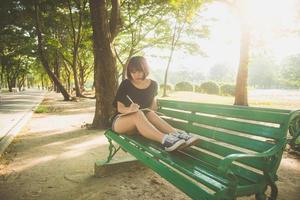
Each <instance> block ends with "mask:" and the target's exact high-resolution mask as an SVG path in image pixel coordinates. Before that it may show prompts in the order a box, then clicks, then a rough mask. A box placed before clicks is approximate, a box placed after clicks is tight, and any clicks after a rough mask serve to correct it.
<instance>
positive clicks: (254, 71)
mask: <svg viewBox="0 0 300 200" xmlns="http://www.w3.org/2000/svg"><path fill="white" fill-rule="evenodd" d="M278 73H279V66H278V65H276V63H275V62H274V61H273V60H272V59H271V57H270V56H268V55H261V54H260V55H256V56H254V57H253V58H252V60H251V62H250V63H249V85H250V86H253V87H256V88H276V87H277V85H278Z"/></svg>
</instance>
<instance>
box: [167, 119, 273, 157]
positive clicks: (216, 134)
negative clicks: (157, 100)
mask: <svg viewBox="0 0 300 200" xmlns="http://www.w3.org/2000/svg"><path fill="white" fill-rule="evenodd" d="M165 120H166V121H167V122H168V123H170V124H171V125H172V126H174V127H175V128H178V129H183V130H185V131H187V132H190V133H194V134H197V135H200V136H204V137H207V138H212V139H215V140H218V141H221V142H225V143H228V144H232V145H235V146H237V147H242V148H245V149H249V150H252V151H255V152H260V153H261V152H264V151H266V150H268V149H270V148H271V147H272V146H273V145H274V144H270V143H267V142H262V141H258V140H254V139H251V138H246V137H242V136H239V135H233V134H228V133H224V132H221V131H217V130H212V129H208V128H204V127H199V126H194V125H191V124H188V123H184V122H179V121H174V120H171V119H165Z"/></svg>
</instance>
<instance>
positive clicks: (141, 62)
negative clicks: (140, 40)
mask: <svg viewBox="0 0 300 200" xmlns="http://www.w3.org/2000/svg"><path fill="white" fill-rule="evenodd" d="M135 71H141V72H143V73H144V79H145V78H146V77H147V76H148V75H149V66H148V63H147V61H146V59H145V58H144V57H143V56H134V57H132V58H131V59H130V61H129V63H128V65H127V78H128V79H130V80H132V76H131V74H130V73H133V72H135Z"/></svg>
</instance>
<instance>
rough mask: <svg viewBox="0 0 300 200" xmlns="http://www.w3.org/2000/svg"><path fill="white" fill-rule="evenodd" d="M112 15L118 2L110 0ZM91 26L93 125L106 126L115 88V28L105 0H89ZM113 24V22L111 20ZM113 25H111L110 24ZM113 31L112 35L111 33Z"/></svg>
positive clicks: (111, 110) (117, 9)
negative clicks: (94, 99) (110, 19)
mask: <svg viewBox="0 0 300 200" xmlns="http://www.w3.org/2000/svg"><path fill="white" fill-rule="evenodd" d="M112 6H113V8H112V15H114V14H113V13H116V15H118V12H119V2H118V1H117V0H112ZM90 10H91V21H92V27H93V46H94V66H95V69H94V70H95V76H94V77H95V89H96V91H95V95H96V110H95V116H94V120H93V127H95V128H96V127H97V128H101V127H102V128H104V127H108V126H109V125H110V124H109V118H110V117H111V115H112V114H113V112H114V111H113V108H112V102H113V100H114V97H115V93H116V89H117V71H116V59H115V56H114V54H113V50H112V48H111V47H112V41H113V37H112V36H115V35H116V32H115V30H111V29H110V26H109V19H108V16H107V14H108V13H107V12H108V11H107V7H106V1H98V0H90ZM111 23H112V24H114V23H115V22H111ZM111 27H113V26H111ZM112 32H113V33H114V35H112V34H111V33H112Z"/></svg>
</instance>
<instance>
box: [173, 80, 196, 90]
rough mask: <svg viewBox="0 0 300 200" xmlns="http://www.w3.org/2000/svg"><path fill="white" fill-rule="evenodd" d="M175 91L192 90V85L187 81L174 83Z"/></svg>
mask: <svg viewBox="0 0 300 200" xmlns="http://www.w3.org/2000/svg"><path fill="white" fill-rule="evenodd" d="M175 91H193V85H192V84H190V83H189V82H180V83H177V84H176V85H175Z"/></svg>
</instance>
